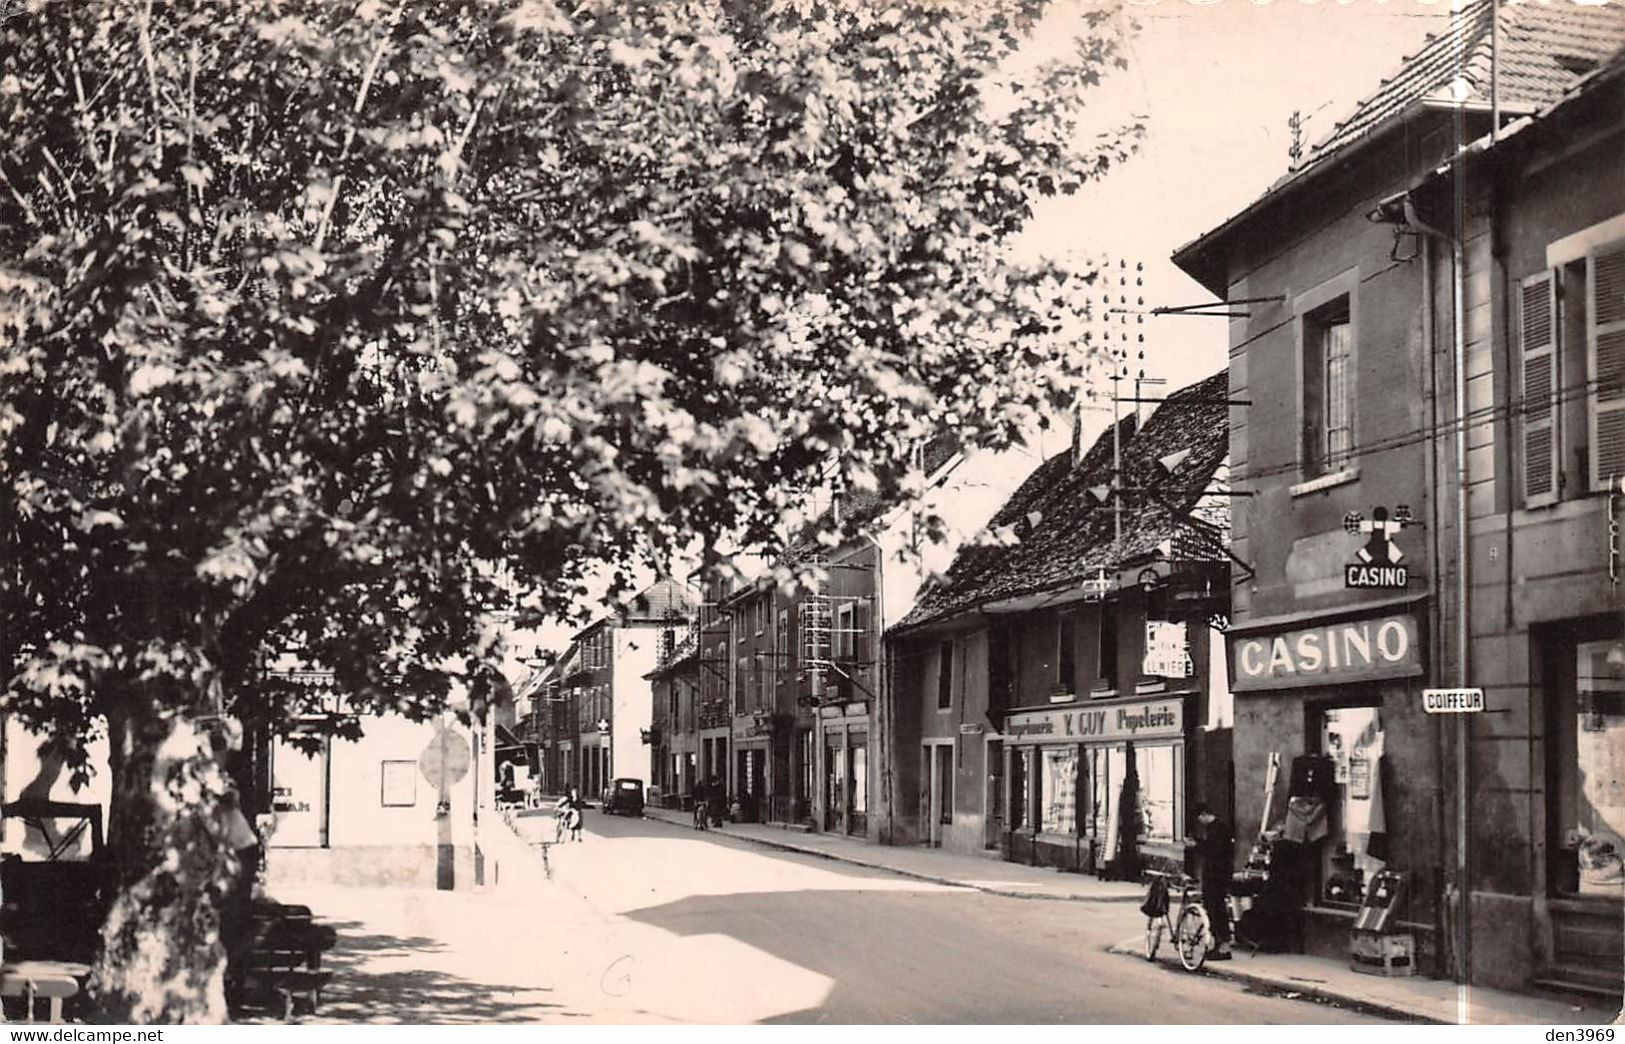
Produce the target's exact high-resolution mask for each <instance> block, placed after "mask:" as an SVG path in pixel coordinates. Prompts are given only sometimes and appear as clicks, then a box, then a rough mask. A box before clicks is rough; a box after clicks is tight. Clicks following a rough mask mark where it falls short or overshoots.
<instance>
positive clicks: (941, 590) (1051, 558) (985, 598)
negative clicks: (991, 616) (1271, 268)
mask: <svg viewBox="0 0 1625 1044" xmlns="http://www.w3.org/2000/svg"><path fill="white" fill-rule="evenodd" d="M1229 392H1230V388H1229V377H1228V374H1227V372H1226V371H1224V370H1220V371H1219V372H1218V373H1216V374H1214V375H1213V376H1212V377H1209V378H1208V379H1207V380H1205V381H1201V382H1199V383H1197V384H1193V385H1190V386H1189V387H1187V388H1183V389H1181V390H1179V391H1177V392H1175V393H1174V394H1172V395H1170V396H1169V397H1168V400H1167V401H1166V402H1164V403H1163V404H1162V405H1161V406H1160V407H1159V408H1158V409H1157V411H1156V412H1155V413H1153V414H1152V415H1151V417H1150V418H1149V419H1148V420H1147V421H1146V423H1145V426H1144V427H1143V428H1141V429H1140V430H1139V431H1135V430H1134V428H1135V426H1134V418H1133V416H1132V415H1131V416H1129V417H1125V418H1124V419H1123V420H1122V421H1121V422H1120V423H1119V425H1118V428H1119V431H1120V432H1121V435H1122V450H1121V452H1122V485H1123V487H1124V489H1125V492H1124V493H1123V494H1122V496H1123V503H1124V512H1123V537H1122V540H1121V542H1119V541H1117V540H1116V539H1115V535H1114V530H1115V523H1114V521H1113V514H1114V513H1113V511H1112V508H1111V504H1110V501H1108V502H1107V503H1105V504H1102V503H1100V502H1099V501H1098V500H1096V498H1095V497H1094V496H1093V495H1092V494H1091V493H1090V492H1089V490H1090V488H1091V487H1099V486H1106V487H1109V486H1110V485H1111V481H1112V473H1111V472H1112V433H1111V430H1110V429H1108V430H1107V431H1106V432H1105V434H1103V435H1101V436H1100V438H1099V439H1098V440H1096V442H1095V444H1094V446H1093V447H1091V448H1090V450H1089V452H1088V453H1087V454H1085V455H1084V458H1083V460H1082V461H1080V462H1078V463H1077V464H1076V465H1074V463H1073V458H1072V453H1071V451H1070V450H1069V451H1067V452H1064V453H1060V454H1057V455H1056V456H1054V457H1051V458H1050V459H1049V460H1047V461H1045V462H1044V463H1043V464H1041V465H1039V466H1038V468H1037V470H1035V471H1034V472H1033V473H1032V474H1031V475H1030V476H1028V478H1027V481H1026V482H1024V483H1022V485H1021V488H1019V489H1017V490H1016V492H1015V493H1014V494H1012V495H1011V497H1010V499H1009V500H1008V501H1006V502H1005V504H1004V506H1003V507H1002V508H1000V509H999V513H998V514H996V515H994V516H993V520H992V521H991V522H989V523H988V530H989V531H990V532H994V533H997V532H999V531H1001V530H1005V529H1010V530H1013V531H1014V533H1015V534H1016V537H1017V542H1016V543H1015V544H1013V545H1009V546H995V545H976V546H971V547H967V548H965V549H963V550H961V551H960V553H959V554H958V555H957V556H956V557H955V558H954V562H953V565H952V566H950V567H949V569H948V573H947V575H946V576H945V577H943V578H942V579H941V580H939V581H937V582H936V583H934V584H932V585H930V586H929V587H928V588H927V589H926V590H925V591H924V592H923V593H922V594H921V596H920V600H919V602H918V603H917V604H916V605H915V607H914V609H913V610H912V611H911V612H909V613H908V615H906V616H905V617H903V619H902V620H901V621H899V622H898V624H897V628H899V629H903V628H909V627H914V626H917V625H919V624H923V623H926V622H928V621H931V620H936V619H940V618H943V617H947V616H952V615H955V614H958V613H961V612H965V611H968V610H971V609H974V608H976V607H977V606H980V605H983V604H986V603H987V602H991V601H995V600H998V599H1001V598H1010V597H1014V596H1017V595H1024V594H1031V593H1036V592H1042V591H1046V590H1050V589H1054V588H1064V587H1066V586H1068V585H1070V584H1076V583H1077V582H1079V581H1081V580H1083V579H1084V578H1085V577H1087V576H1089V575H1091V574H1093V573H1094V572H1095V570H1097V569H1100V568H1108V569H1115V568H1117V567H1118V566H1119V565H1120V564H1122V563H1126V562H1132V561H1134V560H1135V559H1137V558H1141V557H1144V556H1147V555H1150V554H1151V553H1152V552H1153V551H1154V550H1155V549H1156V548H1157V547H1158V545H1160V544H1162V543H1164V542H1165V541H1172V542H1173V544H1174V554H1173V557H1174V558H1176V559H1184V560H1187V561H1189V560H1197V561H1224V560H1225V558H1226V555H1225V546H1226V543H1227V540H1228V532H1227V530H1228V524H1227V518H1228V505H1227V504H1224V503H1223V502H1222V501H1217V500H1216V499H1215V498H1213V497H1206V498H1204V497H1203V495H1202V493H1203V491H1204V490H1206V489H1208V488H1209V487H1210V483H1211V482H1212V481H1213V478H1214V475H1215V473H1216V472H1218V471H1219V470H1220V468H1221V465H1222V464H1223V462H1224V459H1225V455H1226V453H1227V452H1228V442H1229V410H1228V408H1227V407H1226V406H1225V405H1224V401H1225V399H1226V397H1227V396H1228V395H1229ZM1181 450H1188V451H1189V453H1188V454H1187V455H1186V456H1185V457H1184V459H1183V460H1180V461H1178V462H1177V464H1176V466H1175V467H1174V469H1173V471H1172V472H1168V471H1166V470H1165V469H1164V468H1163V466H1162V465H1161V464H1160V463H1159V461H1160V460H1162V459H1163V458H1166V457H1170V456H1171V455H1172V454H1175V453H1178V452H1180V451H1181ZM1142 491H1145V492H1142ZM1199 506H1200V510H1197V509H1198V507H1199ZM1210 520H1211V521H1210ZM1214 523H1219V524H1214Z"/></svg>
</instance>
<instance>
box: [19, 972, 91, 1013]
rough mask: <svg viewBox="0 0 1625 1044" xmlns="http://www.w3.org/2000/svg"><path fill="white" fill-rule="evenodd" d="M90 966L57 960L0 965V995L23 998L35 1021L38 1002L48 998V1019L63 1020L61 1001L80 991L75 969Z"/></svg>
mask: <svg viewBox="0 0 1625 1044" xmlns="http://www.w3.org/2000/svg"><path fill="white" fill-rule="evenodd" d="M80 969H82V970H83V971H84V972H85V973H88V972H89V970H90V969H89V968H87V967H85V966H83V965H74V964H70V963H65V962H58V961H19V962H18V963H16V964H7V965H4V966H3V967H0V996H4V997H22V998H24V1004H25V1005H26V1006H27V1007H26V1009H25V1010H26V1012H27V1016H26V1017H27V1021H29V1022H33V1021H35V1015H34V1013H35V1007H36V1005H35V1002H36V1001H38V1000H42V999H43V1000H47V1001H49V1002H50V1003H49V1016H48V1017H49V1019H50V1021H51V1022H52V1023H59V1022H61V1021H62V1001H63V1000H64V999H65V998H68V997H72V996H75V995H76V994H78V992H79V979H78V977H77V974H76V972H78V971H79V970H80Z"/></svg>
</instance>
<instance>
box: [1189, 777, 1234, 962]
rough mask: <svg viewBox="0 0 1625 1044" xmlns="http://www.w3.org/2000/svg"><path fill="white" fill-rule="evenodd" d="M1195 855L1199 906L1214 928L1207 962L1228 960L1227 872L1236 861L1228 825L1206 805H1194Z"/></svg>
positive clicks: (1228, 882) (1228, 910) (1228, 879)
mask: <svg viewBox="0 0 1625 1044" xmlns="http://www.w3.org/2000/svg"><path fill="white" fill-rule="evenodd" d="M1196 858H1197V863H1198V869H1199V871H1200V873H1201V878H1202V908H1203V909H1205V910H1206V911H1207V919H1208V923H1209V925H1211V926H1212V929H1213V943H1214V945H1213V952H1211V953H1209V954H1208V960H1210V961H1228V960H1229V959H1230V904H1229V896H1230V872H1231V864H1232V863H1233V862H1234V860H1235V848H1234V840H1233V839H1232V838H1231V836H1230V824H1228V823H1226V822H1225V821H1224V820H1223V819H1222V818H1221V817H1220V816H1219V815H1218V814H1217V813H1215V812H1213V811H1212V810H1211V809H1209V808H1208V807H1207V805H1205V804H1199V805H1197V806H1196Z"/></svg>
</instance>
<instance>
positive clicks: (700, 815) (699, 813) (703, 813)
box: [692, 779, 711, 830]
mask: <svg viewBox="0 0 1625 1044" xmlns="http://www.w3.org/2000/svg"><path fill="white" fill-rule="evenodd" d="M710 795H711V785H710V784H709V783H707V782H706V781H705V780H703V779H702V780H700V781H699V782H697V783H695V784H694V791H693V795H692V796H693V798H694V829H695V830H704V829H705V828H706V826H707V825H709V824H708V820H709V819H710V817H711V809H710V806H709V804H708V803H709V802H710V800H711V797H710Z"/></svg>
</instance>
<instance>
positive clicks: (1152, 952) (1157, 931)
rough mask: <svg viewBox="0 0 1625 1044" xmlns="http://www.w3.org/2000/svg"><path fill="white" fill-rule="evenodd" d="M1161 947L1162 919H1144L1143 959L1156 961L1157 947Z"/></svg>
mask: <svg viewBox="0 0 1625 1044" xmlns="http://www.w3.org/2000/svg"><path fill="white" fill-rule="evenodd" d="M1161 945H1162V918H1160V917H1147V918H1146V919H1145V959H1146V960H1148V961H1154V960H1156V959H1157V947H1159V946H1161Z"/></svg>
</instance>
